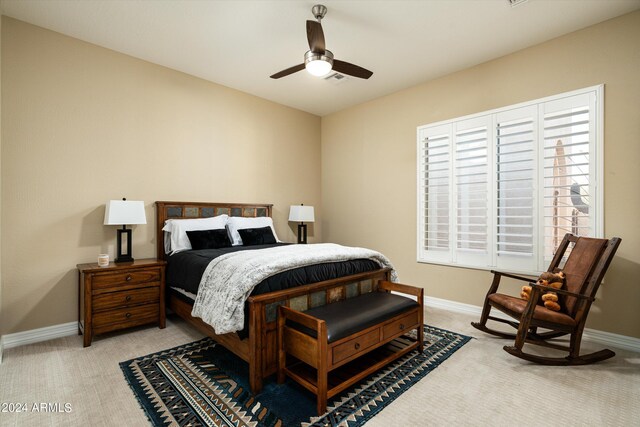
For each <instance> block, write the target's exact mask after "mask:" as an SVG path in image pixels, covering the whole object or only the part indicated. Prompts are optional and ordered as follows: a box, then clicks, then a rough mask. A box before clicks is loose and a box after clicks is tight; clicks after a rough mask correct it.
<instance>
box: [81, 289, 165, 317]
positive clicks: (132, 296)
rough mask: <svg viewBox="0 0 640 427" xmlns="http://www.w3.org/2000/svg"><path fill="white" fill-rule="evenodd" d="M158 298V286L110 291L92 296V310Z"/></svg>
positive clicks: (135, 303)
mask: <svg viewBox="0 0 640 427" xmlns="http://www.w3.org/2000/svg"><path fill="white" fill-rule="evenodd" d="M159 300H160V287H159V286H151V287H148V288H142V289H131V290H128V291H121V292H110V293H107V294H101V295H96V296H95V297H93V310H94V311H96V312H98V311H101V310H107V309H111V308H119V307H127V306H132V305H139V304H148V303H153V302H158V301H159Z"/></svg>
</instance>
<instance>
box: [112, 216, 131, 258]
mask: <svg viewBox="0 0 640 427" xmlns="http://www.w3.org/2000/svg"><path fill="white" fill-rule="evenodd" d="M117 232H118V235H117V239H116V240H117V247H118V248H117V250H118V253H117V255H116V259H115V260H114V262H116V263H118V264H119V263H123V262H133V257H132V256H131V230H130V229H127V226H126V225H124V226H122V228H121V229H118V230H117ZM123 234H124V235H125V236H124V237H125V239H126V241H127V248H126V252H125V253H123V250H122V240H123V239H122V238H123Z"/></svg>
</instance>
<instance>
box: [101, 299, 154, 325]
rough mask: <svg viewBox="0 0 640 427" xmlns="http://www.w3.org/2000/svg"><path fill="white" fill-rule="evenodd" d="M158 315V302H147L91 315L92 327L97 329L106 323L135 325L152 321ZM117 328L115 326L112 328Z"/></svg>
mask: <svg viewBox="0 0 640 427" xmlns="http://www.w3.org/2000/svg"><path fill="white" fill-rule="evenodd" d="M159 315H160V307H158V304H147V305H141V306H137V307H128V308H121V309H118V310H110V311H103V312H100V313H96V314H95V315H94V316H93V327H94V328H95V329H96V330H97V329H99V328H102V327H104V326H107V325H111V324H115V323H123V326H122V327H129V326H135V325H137V324H141V325H142V324H144V323H147V322H153V321H154V320H157V319H158V316H159ZM113 329H117V328H113Z"/></svg>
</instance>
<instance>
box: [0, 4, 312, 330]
mask: <svg viewBox="0 0 640 427" xmlns="http://www.w3.org/2000/svg"><path fill="white" fill-rule="evenodd" d="M2 19H3V25H2V88H3V91H2V111H3V112H4V114H3V115H2V158H1V159H2V169H1V172H2V175H1V176H2V218H3V221H2V230H1V232H2V266H3V268H2V313H1V315H2V320H1V323H2V325H3V333H5V334H6V333H15V332H19V331H24V330H29V329H33V328H39V327H44V326H50V325H56V324H61V323H65V322H71V321H74V320H75V319H76V317H77V298H78V291H77V273H76V270H75V266H76V264H78V263H82V262H92V261H95V260H96V257H97V254H98V253H101V252H105V251H106V252H109V253H111V255H112V256H113V254H114V246H115V235H116V229H115V227H109V226H104V225H102V221H103V215H104V204H105V202H106V201H107V200H109V199H118V198H121V197H127V198H129V199H131V200H144V201H145V204H146V207H147V209H146V210H147V222H148V224H147V225H139V226H134V232H133V236H134V237H133V239H134V242H133V243H134V244H133V255H134V257H135V258H144V257H153V256H154V255H155V244H156V242H155V237H154V224H155V221H154V207H153V202H154V201H156V200H184V201H191V200H193V201H222V202H261V203H273V204H274V221H275V224H276V230H277V232H278V233H279V237H281V238H282V239H284V240H288V241H295V234H294V231H293V227H294V226H295V225H289V224H288V222H287V215H288V211H289V205H291V204H298V203H305V204H309V205H314V206H316V207H317V208H318V209H320V164H319V161H318V158H319V156H320V118H319V117H317V116H313V115H311V114H307V113H303V112H300V111H297V110H294V109H291V108H287V107H284V106H281V105H278V104H274V103H272V102H268V101H265V100H263V99H260V98H257V97H254V96H251V95H247V94H244V93H241V92H238V91H235V90H231V89H229V88H226V87H223V86H220V85H216V84H213V83H210V82H207V81H204V80H200V79H197V78H195V77H192V76H189V75H186V74H182V73H179V72H176V71H173V70H170V69H167V68H163V67H160V66H157V65H153V64H150V63H148V62H144V61H141V60H138V59H135V58H132V57H128V56H126V55H122V54H119V53H116V52H113V51H110V50H107V49H103V48H100V47H97V46H95V45H91V44H88V43H84V42H81V41H79V40H76V39H73V38H70V37H66V36H62V35H60V34H57V33H54V32H51V31H48V30H44V29H42V28H38V27H35V26H32V25H29V24H25V23H23V22H20V21H16V20H14V19H10V18H7V17H3V18H2ZM319 213H320V212H319ZM320 232H321V230H320V226H319V225H317V226H316V227H315V231H314V236H315V237H314V238H312V239H311V240H315V239H319V237H320Z"/></svg>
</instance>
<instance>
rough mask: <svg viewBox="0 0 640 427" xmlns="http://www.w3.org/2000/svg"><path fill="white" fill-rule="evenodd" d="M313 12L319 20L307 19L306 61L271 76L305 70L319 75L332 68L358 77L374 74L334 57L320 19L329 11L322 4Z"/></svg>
mask: <svg viewBox="0 0 640 427" xmlns="http://www.w3.org/2000/svg"><path fill="white" fill-rule="evenodd" d="M311 13H313V16H315V18H316V20H317V21H307V40H308V41H309V50H308V51H307V53H305V54H304V63H302V64H298V65H294V66H293V67H290V68H287V69H286V70H282V71H280V72H278V73H275V74H274V75H272V76H271V78H272V79H279V78H280V77H284V76H288V75H289V74H293V73H296V72H298V71H301V70H304V69H305V68H306V69H307V71H308V72H309V73H310V74H312V75H314V76H318V77H322V76H325V75H327V74H329V72H330V71H331V70H334V71H337V72H339V73H342V74H347V75H349V76H353V77H358V78H361V79H368V78H369V77H371V76H372V75H373V72H371V71H369V70H367V69H365V68H362V67H359V66H357V65H354V64H351V63H349V62H345V61H340V60H338V59H333V53H332V52H331V51H330V50H327V49H325V47H324V32H323V31H322V24H321V23H320V21H321V20H322V18H324V15H325V14H326V13H327V8H326V7H325V6H323V5H321V4H317V5H315V6H313V8H312V9H311Z"/></svg>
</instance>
